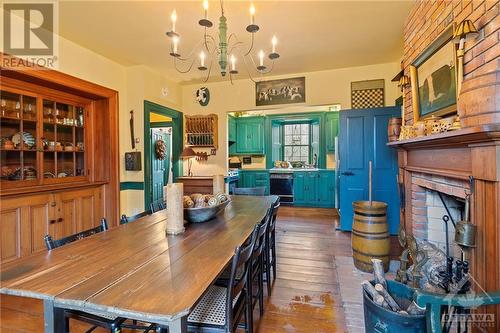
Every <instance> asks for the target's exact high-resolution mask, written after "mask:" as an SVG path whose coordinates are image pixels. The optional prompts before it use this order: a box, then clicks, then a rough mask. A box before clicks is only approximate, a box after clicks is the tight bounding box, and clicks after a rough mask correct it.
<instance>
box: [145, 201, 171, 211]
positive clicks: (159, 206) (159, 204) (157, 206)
mask: <svg viewBox="0 0 500 333" xmlns="http://www.w3.org/2000/svg"><path fill="white" fill-rule="evenodd" d="M149 208H150V210H151V214H153V213H156V212H159V211H160V210H163V209H165V208H167V204H166V203H165V201H163V199H161V200H157V201H153V202H152V203H151V204H150V205H149Z"/></svg>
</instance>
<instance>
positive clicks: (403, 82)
mask: <svg viewBox="0 0 500 333" xmlns="http://www.w3.org/2000/svg"><path fill="white" fill-rule="evenodd" d="M409 86H410V78H409V77H408V75H404V74H403V75H402V76H401V78H400V79H399V82H398V87H399V89H401V92H403V91H404V90H405V88H407V87H409ZM403 98H404V96H403Z"/></svg>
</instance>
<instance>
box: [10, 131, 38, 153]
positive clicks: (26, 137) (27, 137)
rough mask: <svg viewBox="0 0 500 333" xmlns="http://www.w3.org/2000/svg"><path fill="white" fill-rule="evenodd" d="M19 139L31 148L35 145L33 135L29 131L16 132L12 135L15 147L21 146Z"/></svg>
mask: <svg viewBox="0 0 500 333" xmlns="http://www.w3.org/2000/svg"><path fill="white" fill-rule="evenodd" d="M21 141H22V142H23V143H24V144H26V146H28V149H31V148H33V147H34V146H35V137H34V136H33V135H32V134H31V133H29V132H18V133H16V134H14V135H13V136H12V142H14V145H15V146H16V147H22V146H21Z"/></svg>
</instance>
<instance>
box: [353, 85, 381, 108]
mask: <svg viewBox="0 0 500 333" xmlns="http://www.w3.org/2000/svg"><path fill="white" fill-rule="evenodd" d="M383 106H384V79H380V80H368V81H356V82H351V108H353V109H368V108H378V107H383Z"/></svg>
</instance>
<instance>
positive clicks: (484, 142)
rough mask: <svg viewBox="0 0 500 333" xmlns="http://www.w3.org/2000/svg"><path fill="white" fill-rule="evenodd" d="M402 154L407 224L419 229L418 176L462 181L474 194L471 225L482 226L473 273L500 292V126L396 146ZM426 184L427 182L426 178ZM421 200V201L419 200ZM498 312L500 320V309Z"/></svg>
mask: <svg viewBox="0 0 500 333" xmlns="http://www.w3.org/2000/svg"><path fill="white" fill-rule="evenodd" d="M388 146H390V147H393V148H395V149H397V151H398V166H399V182H400V183H401V184H402V185H403V187H404V193H405V198H406V200H405V203H404V207H405V209H404V212H402V213H401V221H402V222H401V223H402V224H403V225H404V227H405V230H406V231H407V233H408V234H409V233H411V231H412V230H413V224H414V223H416V224H418V223H420V221H413V219H414V216H415V214H413V213H414V212H415V211H417V210H418V209H419V208H420V207H417V205H414V203H415V199H416V198H414V196H415V194H414V193H413V191H412V186H418V185H416V182H413V179H414V177H422V175H423V176H424V177H427V178H426V179H429V181H431V182H432V180H433V179H439V180H440V183H439V185H438V186H442V182H443V180H444V181H445V183H446V182H449V184H457V182H458V183H461V184H462V186H463V188H464V189H465V190H467V191H470V192H472V197H471V222H472V223H474V224H475V225H476V226H477V228H478V232H477V239H476V243H477V247H476V248H475V249H473V250H472V251H471V268H472V270H471V272H472V274H473V276H474V278H475V279H476V281H477V282H478V283H479V284H480V285H481V287H482V288H484V289H485V290H487V291H493V290H500V279H499V278H498V277H499V276H500V124H490V125H481V126H474V127H467V128H464V129H461V130H457V131H453V132H447V133H442V134H436V135H431V136H425V137H419V138H413V139H409V140H404V141H398V142H391V143H388ZM423 181H426V180H425V179H424V180H423ZM417 199H418V198H417ZM492 311H495V313H496V315H497V318H499V317H498V316H500V307H497V309H496V310H492Z"/></svg>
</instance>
